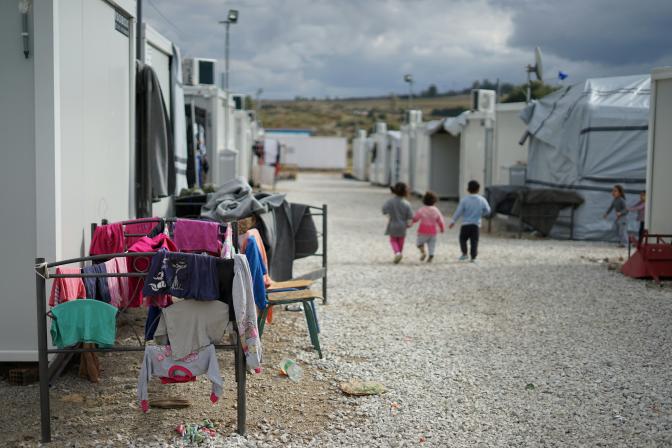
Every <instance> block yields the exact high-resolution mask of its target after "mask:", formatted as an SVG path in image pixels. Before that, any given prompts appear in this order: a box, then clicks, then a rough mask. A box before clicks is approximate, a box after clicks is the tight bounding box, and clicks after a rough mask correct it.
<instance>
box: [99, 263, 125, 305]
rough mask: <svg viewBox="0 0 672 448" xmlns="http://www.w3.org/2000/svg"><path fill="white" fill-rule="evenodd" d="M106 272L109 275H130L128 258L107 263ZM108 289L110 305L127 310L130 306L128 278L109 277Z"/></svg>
mask: <svg viewBox="0 0 672 448" xmlns="http://www.w3.org/2000/svg"><path fill="white" fill-rule="evenodd" d="M105 270H106V271H107V272H108V273H116V274H126V273H128V267H127V265H126V257H116V258H113V259H111V260H109V261H106V262H105ZM107 288H108V290H109V292H110V305H112V306H113V307H115V308H125V307H126V306H127V305H128V297H129V293H128V277H107Z"/></svg>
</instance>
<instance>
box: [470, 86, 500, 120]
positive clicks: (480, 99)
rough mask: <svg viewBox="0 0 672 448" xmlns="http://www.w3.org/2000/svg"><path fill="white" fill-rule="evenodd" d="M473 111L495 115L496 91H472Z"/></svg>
mask: <svg viewBox="0 0 672 448" xmlns="http://www.w3.org/2000/svg"><path fill="white" fill-rule="evenodd" d="M471 110H472V111H474V112H486V113H490V114H494V113H495V91H494V90H483V89H475V90H472V91H471Z"/></svg>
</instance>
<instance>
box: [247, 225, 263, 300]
mask: <svg viewBox="0 0 672 448" xmlns="http://www.w3.org/2000/svg"><path fill="white" fill-rule="evenodd" d="M245 257H247V262H248V264H249V268H250V272H251V275H252V285H253V289H254V302H255V303H256V304H257V306H258V307H259V309H260V310H263V309H264V308H266V305H267V304H266V283H265V280H264V276H265V275H266V268H265V267H264V262H263V260H262V258H261V252H260V251H259V247H258V246H257V241H256V240H255V239H254V237H251V236H250V237H249V238H248V239H247V245H246V248H245Z"/></svg>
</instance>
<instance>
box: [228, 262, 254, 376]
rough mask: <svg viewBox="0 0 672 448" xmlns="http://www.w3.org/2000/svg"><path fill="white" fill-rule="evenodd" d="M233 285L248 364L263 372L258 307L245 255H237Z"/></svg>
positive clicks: (236, 311)
mask: <svg viewBox="0 0 672 448" xmlns="http://www.w3.org/2000/svg"><path fill="white" fill-rule="evenodd" d="M233 261H234V277H233V286H232V297H233V311H234V314H235V315H236V324H237V325H238V334H239V335H240V342H241V345H242V347H243V352H244V353H245V359H246V360H247V366H248V367H249V368H251V369H253V370H254V371H255V372H256V373H259V372H261V339H260V338H259V328H258V327H257V307H256V305H255V303H254V293H253V291H252V275H251V274H250V266H249V264H248V262H247V257H245V255H235V256H234V257H233Z"/></svg>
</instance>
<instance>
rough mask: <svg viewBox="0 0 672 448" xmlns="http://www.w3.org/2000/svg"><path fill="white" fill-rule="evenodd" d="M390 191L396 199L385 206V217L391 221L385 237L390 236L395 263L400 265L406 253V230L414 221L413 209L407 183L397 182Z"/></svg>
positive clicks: (390, 200)
mask: <svg viewBox="0 0 672 448" xmlns="http://www.w3.org/2000/svg"><path fill="white" fill-rule="evenodd" d="M390 191H392V193H393V194H394V197H392V198H390V199H388V200H387V201H385V204H383V215H387V216H388V219H389V221H388V223H387V229H386V230H385V235H389V236H390V246H392V250H393V251H394V262H395V263H399V262H400V261H401V257H402V252H403V251H404V240H405V239H406V229H408V227H409V225H410V224H411V220H412V219H413V209H412V208H411V204H409V203H408V201H407V200H406V196H408V188H407V187H406V184H405V183H403V182H397V183H396V184H395V185H394V186H393V187H390Z"/></svg>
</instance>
